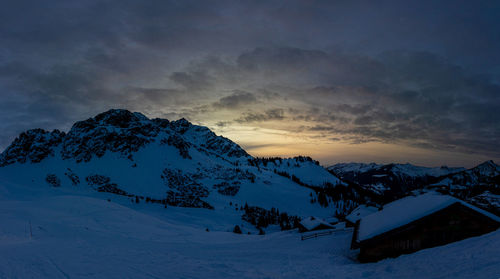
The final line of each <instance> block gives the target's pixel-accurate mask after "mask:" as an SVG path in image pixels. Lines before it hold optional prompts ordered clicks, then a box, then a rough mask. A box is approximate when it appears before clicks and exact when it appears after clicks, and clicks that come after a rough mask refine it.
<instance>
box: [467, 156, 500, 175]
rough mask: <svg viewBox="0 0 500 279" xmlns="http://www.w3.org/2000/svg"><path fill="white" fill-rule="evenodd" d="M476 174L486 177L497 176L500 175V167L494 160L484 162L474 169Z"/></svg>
mask: <svg viewBox="0 0 500 279" xmlns="http://www.w3.org/2000/svg"><path fill="white" fill-rule="evenodd" d="M472 170H473V171H474V172H475V173H477V174H480V175H486V176H495V175H499V174H500V166H499V165H497V164H495V162H493V160H489V161H486V162H483V163H481V164H479V165H477V166H476V167H474V168H473V169H472Z"/></svg>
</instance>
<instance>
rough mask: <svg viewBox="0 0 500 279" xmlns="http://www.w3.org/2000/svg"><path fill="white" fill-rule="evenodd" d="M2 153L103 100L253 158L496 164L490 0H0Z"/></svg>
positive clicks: (499, 74)
mask: <svg viewBox="0 0 500 279" xmlns="http://www.w3.org/2000/svg"><path fill="white" fill-rule="evenodd" d="M2 2H3V3H2V9H0V131H1V133H0V150H3V149H4V148H6V147H7V146H8V145H9V143H10V142H11V141H12V140H13V139H14V138H15V137H16V136H17V135H18V134H19V133H20V132H22V131H24V130H27V129H32V128H43V129H48V130H52V129H60V130H63V131H68V130H69V129H70V128H71V125H72V124H73V123H74V122H75V121H79V120H83V119H87V118H89V117H92V116H94V115H96V114H98V113H100V112H103V111H105V110H108V109H111V108H124V109H129V110H132V111H139V112H142V113H143V114H145V115H147V116H148V117H162V118H167V119H169V120H176V119H179V118H182V117H184V118H186V119H188V120H189V121H191V122H193V123H195V124H199V125H204V126H207V127H209V128H210V129H212V130H213V131H214V132H216V133H217V134H218V135H223V136H225V137H228V138H230V139H231V140H233V141H235V142H236V143H238V144H240V145H241V146H242V147H243V148H245V149H246V150H247V151H248V152H249V153H250V154H252V155H255V156H284V157H288V156H295V155H307V156H311V157H313V158H314V159H317V160H319V161H320V162H321V163H322V164H323V165H329V164H333V163H338V162H353V161H354V162H377V163H389V162H399V163H406V162H409V163H414V164H419V165H427V166H441V165H449V166H466V167H472V166H474V165H476V164H478V163H481V162H482V161H485V160H489V159H493V160H495V161H496V162H497V163H498V162H499V161H500V148H499V147H498V143H499V142H500V111H499V109H500V83H499V82H500V51H498V50H499V49H500V20H499V18H500V3H499V2H497V1H458V0H456V1H356V0H354V1H314V0H310V1H294V0H290V1H190V0H187V1H186V0H183V1H166V0H162V1H129V0H121V1H97V0H89V1H82V0H80V1H67V0H64V1H62V0H61V1H57V0H51V1H24V0H18V1H2Z"/></svg>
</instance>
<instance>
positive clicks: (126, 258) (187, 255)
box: [0, 185, 500, 278]
mask: <svg viewBox="0 0 500 279" xmlns="http://www.w3.org/2000/svg"><path fill="white" fill-rule="evenodd" d="M4 186H5V185H0V190H1V191H0V193H2V198H1V199H0V222H1V226H0V278H498V277H499V276H500V258H499V257H498V255H499V253H500V232H499V231H497V232H493V233H490V234H488V235H484V236H481V237H477V238H471V239H468V240H465V241H461V242H457V243H453V244H450V245H447V246H443V247H437V248H433V249H427V250H422V251H420V252H417V253H415V254H412V255H404V256H401V257H399V258H396V259H387V260H384V261H381V262H379V263H373V264H360V263H357V262H356V261H355V260H354V258H355V252H353V251H351V250H350V249H349V246H350V241H351V235H352V231H350V230H347V231H340V232H336V233H334V234H332V235H329V236H324V237H320V238H315V239H309V240H306V241H301V240H300V234H299V233H298V232H297V231H287V232H274V233H268V234H266V235H264V236H259V235H256V234H252V235H245V234H243V235H237V234H234V233H231V232H225V231H213V230H209V231H208V232H207V231H206V230H205V229H204V228H202V227H201V226H200V225H192V223H194V224H199V223H200V222H201V221H199V220H198V221H197V222H192V221H193V220H190V219H189V218H190V216H191V215H192V216H193V218H202V217H203V212H206V211H208V210H207V209H192V210H193V212H192V213H193V214H187V213H186V211H185V209H182V210H179V209H175V208H172V207H169V208H167V209H163V208H161V209H160V208H158V210H154V209H152V207H150V206H149V207H147V206H144V207H141V205H135V204H123V205H121V204H119V203H117V202H114V201H113V200H111V201H110V202H109V201H107V200H106V199H102V197H100V196H95V197H93V196H89V195H87V196H82V195H72V194H67V193H47V192H46V191H44V193H45V194H41V192H31V194H30V193H29V192H28V193H26V194H25V195H23V198H19V197H20V196H18V195H12V189H13V187H14V186H13V185H8V187H4ZM14 188H15V187H14ZM7 189H9V190H10V191H7ZM15 196H17V197H15ZM182 212H183V213H182ZM196 216H197V217H196ZM208 216H210V217H208ZM204 222H206V224H207V226H213V225H214V224H216V223H217V218H216V217H214V216H213V215H212V214H210V215H207V218H206V219H205V220H204ZM30 223H31V230H32V237H30Z"/></svg>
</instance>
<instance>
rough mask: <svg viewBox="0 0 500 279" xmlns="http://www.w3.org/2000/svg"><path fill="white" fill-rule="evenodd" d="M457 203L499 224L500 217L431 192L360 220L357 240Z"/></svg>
mask: <svg viewBox="0 0 500 279" xmlns="http://www.w3.org/2000/svg"><path fill="white" fill-rule="evenodd" d="M457 202H459V203H461V204H462V205H464V206H467V207H469V208H470V209H473V210H475V211H477V212H479V213H481V214H483V215H485V216H487V217H489V218H491V219H493V220H495V221H497V222H500V217H498V216H496V215H494V214H491V213H489V212H487V211H485V210H482V209H480V208H477V207H475V206H473V205H471V204H468V203H466V202H464V201H461V200H459V199H456V198H454V197H451V196H446V195H441V194H438V193H434V192H431V193H427V194H423V195H420V196H416V197H413V196H410V197H405V198H402V199H399V200H397V201H394V202H391V203H389V204H386V205H385V206H384V209H383V210H381V211H378V212H375V213H373V214H370V215H368V216H366V217H364V218H362V219H361V222H360V225H359V231H358V240H359V241H363V240H367V239H370V238H372V237H375V236H377V235H379V234H382V233H385V232H388V231H390V230H392V229H395V228H399V227H401V226H404V225H406V224H409V223H411V222H413V221H416V220H418V219H420V218H422V217H425V216H427V215H429V214H432V213H434V212H437V211H439V210H441V209H444V208H446V207H448V206H450V205H452V204H454V203H457Z"/></svg>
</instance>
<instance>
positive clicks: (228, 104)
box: [212, 90, 257, 109]
mask: <svg viewBox="0 0 500 279" xmlns="http://www.w3.org/2000/svg"><path fill="white" fill-rule="evenodd" d="M255 103H257V98H256V97H255V95H254V94H252V93H249V92H245V91H240V90H236V91H235V92H234V93H233V94H231V95H229V96H226V97H222V98H220V99H219V101H218V102H215V103H213V104H212V105H213V106H214V107H215V108H224V109H239V108H241V107H243V106H246V105H249V104H255Z"/></svg>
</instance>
